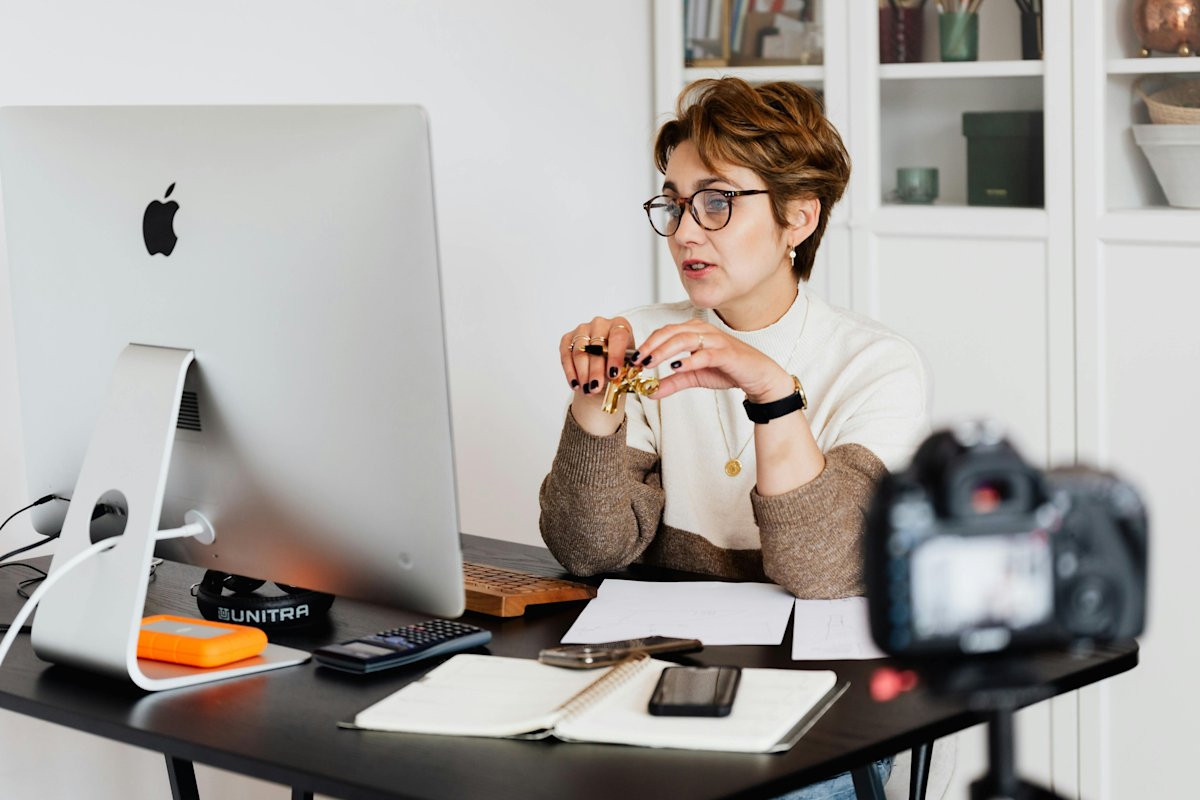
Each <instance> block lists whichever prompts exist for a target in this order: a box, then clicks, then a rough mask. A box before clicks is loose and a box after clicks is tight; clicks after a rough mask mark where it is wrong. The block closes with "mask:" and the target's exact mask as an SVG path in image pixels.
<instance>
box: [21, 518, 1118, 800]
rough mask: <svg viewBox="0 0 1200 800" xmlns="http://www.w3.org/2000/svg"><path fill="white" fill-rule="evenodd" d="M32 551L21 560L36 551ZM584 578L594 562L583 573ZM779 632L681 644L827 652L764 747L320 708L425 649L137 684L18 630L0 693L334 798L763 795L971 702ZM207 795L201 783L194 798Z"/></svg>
mask: <svg viewBox="0 0 1200 800" xmlns="http://www.w3.org/2000/svg"><path fill="white" fill-rule="evenodd" d="M463 549H464V552H465V555H466V558H467V559H468V560H471V561H477V562H481V563H486V564H493V565H497V566H506V567H510V568H513V569H521V570H524V571H527V572H534V573H537V574H541V575H547V576H555V577H560V576H564V573H563V571H562V568H561V567H559V566H558V564H557V563H556V562H555V561H554V560H553V558H551V556H550V554H549V553H548V552H547V551H546V550H544V549H542V548H538V547H530V546H526V545H516V544H509V543H505V542H499V541H494V540H490V539H482V538H479V537H475V536H464V537H463ZM47 560H48V559H35V560H34V562H35V563H38V564H40V565H42V566H44V565H45V562H46V561H47ZM27 572H28V571H27V570H23V569H19V568H12V569H4V570H0V620H11V619H12V618H13V617H14V616H15V615H16V611H17V609H18V608H19V606H20V604H21V603H22V602H24V601H23V600H21V598H20V597H18V596H17V594H16V591H15V588H16V582H17V580H19V579H20V578H22V577H25V576H26V573H27ZM200 574H201V572H200V570H199V569H196V568H192V567H185V566H181V565H177V564H170V563H168V564H164V565H162V566H161V567H160V568H159V572H158V576H157V577H156V579H155V581H154V582H152V583H151V584H150V592H149V599H148V601H147V604H146V613H147V614H161V613H174V614H183V615H187V616H198V614H197V612H196V606H195V602H194V601H193V600H192V598H191V597H190V596H189V595H188V587H189V586H190V585H191V584H192V583H195V582H196V581H198V580H199V576H200ZM622 577H635V578H647V579H656V580H689V579H696V578H697V577H698V576H693V575H686V574H683V573H674V572H667V571H664V570H654V569H651V568H640V567H635V568H633V569H631V570H627V571H625V572H623V573H622ZM596 580H597V581H598V580H599V579H596ZM581 607H582V603H564V604H559V605H556V606H543V607H540V608H539V607H536V606H535V607H531V608H530V609H529V612H528V613H527V614H526V616H524V617H518V618H514V619H508V620H500V619H496V618H493V617H485V616H482V615H479V614H473V613H469V612H468V613H467V614H466V615H465V617H464V620H465V621H468V622H471V623H474V624H476V625H480V626H482V627H485V628H488V629H489V630H491V631H492V632H493V635H494V638H493V640H492V643H491V645H489V648H488V649H489V650H490V652H492V653H494V654H496V655H502V656H519V657H523V658H533V657H536V655H537V652H538V650H539V649H541V648H543V647H546V646H550V645H552V644H557V643H558V641H559V639H560V638H561V637H562V635H563V634H564V633H565V632H566V630H567V628H568V627H570V625H571V623H572V622H573V621H574V619H575V617H576V615H577V614H578V613H579V610H580V608H581ZM419 619H422V616H421V615H419V614H410V613H406V612H400V611H394V610H391V609H385V608H379V607H375V606H368V605H365V604H361V603H354V602H350V601H346V600H338V601H337V603H335V604H334V607H333V614H332V621H331V624H330V625H328V626H326V627H324V628H322V629H320V630H308V631H306V632H304V633H293V634H277V635H273V636H272V637H271V638H272V640H273V641H276V642H278V643H280V644H284V645H288V646H290V647H299V648H303V649H306V650H312V649H314V648H316V647H318V646H320V645H322V644H326V643H329V642H334V641H341V640H345V639H350V638H353V637H354V636H359V635H363V634H368V633H373V632H375V631H378V630H381V629H384V628H391V627H395V626H398V625H401V624H407V623H409V622H415V621H418V620H419ZM790 654H791V635H790V633H789V634H788V637H787V638H785V639H784V642H783V645H781V646H779V647H710V648H707V649H706V650H705V651H704V652H703V653H700V654H698V655H696V656H695V658H697V660H699V661H702V662H705V663H710V664H738V665H741V666H743V667H780V668H794V667H799V668H809V669H813V668H820V669H834V670H836V671H837V673H838V675H839V676H841V677H843V678H848V679H849V680H850V681H851V687H850V689H849V691H848V692H847V693H846V694H845V695H844V696H843V697H842V698H841V700H839V701H838V702H837V703H836V704H835V705H834V706H833V707H832V708H831V709H830V710H829V712H828V713H826V714H825V716H824V717H823V718H822V719H821V720H820V721H819V722H818V723H817V725H816V726H815V727H814V728H813V729H812V730H811V731H809V732H808V734H807V735H805V737H804V738H803V739H802V740H801V741H800V743H799V744H798V745H797V746H796V747H795V748H793V749H792V751H791V752H789V753H785V754H781V755H742V754H732V753H693V752H684V751H671V750H648V749H642V748H635V747H620V746H614V745H584V744H564V743H560V742H556V741H553V740H547V741H543V742H524V741H511V740H498V739H471V738H459V737H448V736H416V735H408V734H389V733H378V732H368V731H349V730H340V729H338V728H336V727H335V723H336V722H337V721H338V720H342V719H348V718H349V717H351V716H353V715H354V713H355V712H357V711H359V710H361V709H363V708H365V707H366V706H368V705H370V704H372V703H374V702H376V701H377V700H380V699H382V698H384V697H386V696H387V695H389V694H391V693H392V692H394V691H396V690H397V689H399V688H400V687H401V686H403V685H405V684H406V683H408V682H409V681H411V680H413V679H414V678H415V677H417V676H418V675H420V674H422V673H423V672H425V671H426V670H428V669H429V668H430V667H432V666H433V664H434V663H438V660H436V659H435V660H434V661H433V662H422V663H419V664H415V665H412V666H409V667H401V668H398V669H395V670H390V671H386V672H384V673H381V674H377V675H373V676H366V677H355V676H352V675H344V674H341V673H337V672H333V671H330V670H326V669H319V668H317V667H315V666H314V665H313V664H311V663H309V664H306V665H304V666H300V667H290V668H286V669H282V670H279V671H278V672H269V673H266V674H263V675H259V676H251V677H246V678H237V679H234V680H229V681H224V682H219V683H214V684H209V685H207V686H201V687H196V688H189V689H176V690H173V691H167V692H160V693H157V694H145V693H143V692H141V691H140V690H138V689H136V688H134V687H133V686H132V685H123V684H119V683H116V682H113V681H110V680H108V679H104V678H100V677H97V676H94V675H91V674H88V673H84V672H79V671H76V670H73V669H70V668H66V667H60V666H52V665H50V664H47V663H45V662H43V661H40V660H38V659H37V657H36V656H34V654H33V649H32V647H31V646H30V644H29V637H27V636H22V637H21V638H20V639H19V640H18V642H17V643H16V644H15V645H14V647H13V649H12V651H11V652H10V653H9V655H8V658H7V659H6V661H5V663H4V664H3V666H2V667H0V707H4V708H7V709H9V710H12V711H16V712H18V713H21V714H27V715H29V716H32V717H38V718H40V719H44V720H49V721H50V722H56V723H58V724H60V725H66V726H68V727H71V728H76V729H78V730H83V731H87V732H89V733H94V734H97V735H100V736H104V737H106V738H109V739H115V740H117V741H121V742H126V743H128V744H132V745H135V746H137V747H143V748H146V749H149V750H155V751H158V752H161V753H164V754H166V755H167V756H168V760H169V759H170V758H171V757H174V758H175V759H186V760H188V761H199V762H201V763H204V764H210V765H212V766H215V767H219V768H221V769H225V770H230V771H232V772H238V773H242V774H245V775H253V776H254V777H256V778H261V779H263V780H267V781H272V782H275V783H280V784H283V785H285V786H292V787H295V788H296V790H297V794H302V793H304V792H313V791H315V792H319V793H321V794H325V795H331V796H333V797H338V798H352V799H354V800H357V799H358V798H370V799H371V800H376V799H377V798H429V799H430V800H457V799H458V798H462V799H463V800H476V799H477V798H483V797H487V798H497V799H501V798H521V799H522V800H563V798H572V800H593V798H594V800H611V798H612V796H613V795H614V793H617V794H619V795H621V796H622V797H623V798H627V799H628V800H632V798H635V797H647V798H656V799H659V800H667V799H668V798H695V799H696V800H702V799H703V798H726V797H744V798H754V797H760V798H768V797H774V796H776V795H778V794H780V793H782V792H784V791H786V790H788V789H793V788H797V787H799V786H803V785H806V784H808V783H811V782H813V781H816V780H820V779H823V778H827V777H830V776H832V775H835V774H837V773H840V772H844V771H846V770H848V769H851V768H852V767H857V766H860V765H862V764H864V763H866V762H868V761H872V760H876V759H879V758H882V757H884V756H888V755H891V754H893V753H897V752H900V751H903V750H907V749H910V748H912V747H914V746H916V745H919V744H921V743H922V742H926V741H930V740H932V739H935V738H938V737H940V736H945V735H947V734H950V733H954V732H955V731H959V730H962V729H964V728H967V727H970V726H972V725H974V724H976V723H978V722H980V721H981V717H980V716H979V715H977V714H976V713H974V712H971V711H969V710H967V709H966V708H965V707H963V706H962V705H958V704H955V703H951V702H948V701H945V700H937V699H934V698H931V697H929V696H928V695H926V694H924V693H923V692H922V691H921V690H920V689H917V690H915V691H913V692H910V693H909V694H907V695H904V696H902V697H900V698H899V699H897V700H895V701H893V702H891V703H887V704H877V703H875V702H873V701H872V700H871V699H870V697H869V695H868V691H867V679H868V677H869V676H870V674H871V672H872V671H873V670H874V669H875V668H876V667H877V666H878V665H879V664H880V663H881V662H877V661H866V662H820V663H804V662H793V661H792V660H791V658H790ZM1136 664H1137V645H1136V644H1135V643H1133V642H1129V643H1126V644H1123V645H1120V646H1114V647H1108V648H1104V649H1102V650H1100V651H1099V652H1096V653H1094V654H1093V655H1091V656H1089V657H1086V658H1071V657H1067V656H1063V655H1053V654H1051V655H1044V656H1041V657H1040V658H1039V659H1038V660H1037V661H1036V669H1037V671H1038V673H1039V674H1040V676H1041V678H1042V679H1043V680H1044V682H1045V683H1046V684H1047V685H1048V686H1050V687H1051V688H1052V689H1053V690H1054V691H1055V692H1057V693H1062V692H1068V691H1071V690H1073V689H1078V688H1079V687H1081V686H1085V685H1087V684H1089V683H1093V682H1095V681H1099V680H1102V679H1104V678H1107V677H1110V676H1112V675H1115V674H1117V673H1120V672H1124V671H1126V670H1128V669H1131V668H1132V667H1134V666H1135V665H1136ZM205 800H216V798H211V799H210V798H205Z"/></svg>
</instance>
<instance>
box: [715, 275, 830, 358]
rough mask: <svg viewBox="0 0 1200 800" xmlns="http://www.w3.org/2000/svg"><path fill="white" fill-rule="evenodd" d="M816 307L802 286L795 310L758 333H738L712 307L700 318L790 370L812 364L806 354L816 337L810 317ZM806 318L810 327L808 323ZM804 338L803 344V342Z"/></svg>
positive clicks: (760, 329)
mask: <svg viewBox="0 0 1200 800" xmlns="http://www.w3.org/2000/svg"><path fill="white" fill-rule="evenodd" d="M812 305H813V303H812V301H811V299H810V298H809V295H808V292H806V291H805V287H804V284H803V283H801V284H800V285H799V291H798V292H797V293H796V299H795V300H794V301H792V305H791V307H790V308H788V310H787V311H786V312H785V313H784V315H783V316H782V317H780V318H779V319H778V320H777V321H776V322H774V323H772V324H770V325H768V326H767V327H765V328H759V329H758V330H756V331H735V330H734V329H733V328H731V327H729V326H728V325H726V324H725V323H724V322H723V321H722V320H721V317H720V316H719V315H718V314H717V312H716V311H715V310H714V309H711V308H706V309H702V310H700V314H699V317H700V319H703V320H704V321H705V322H708V323H710V324H712V325H714V326H716V328H717V329H718V330H720V331H721V332H723V333H727V334H729V335H730V336H732V337H734V338H735V339H738V340H740V341H743V342H745V343H746V344H748V345H750V346H751V347H753V348H754V349H755V350H758V351H759V352H761V353H765V354H766V355H768V356H770V357H771V358H772V359H773V360H774V361H775V363H777V364H779V366H781V367H783V368H784V369H790V367H789V364H793V363H794V364H798V365H799V364H804V363H806V362H807V361H808V356H809V355H810V354H809V353H807V352H802V351H806V350H808V349H811V348H810V346H809V343H810V342H811V341H812V338H813V337H811V336H810V335H809V332H810V331H809V329H810V328H811V327H812V326H813V321H812V320H811V319H807V318H808V317H810V316H811V315H810V313H809V312H810V309H811V306H812ZM806 319H807V325H806V324H805V320H806ZM802 336H803V341H800V339H801V337H802Z"/></svg>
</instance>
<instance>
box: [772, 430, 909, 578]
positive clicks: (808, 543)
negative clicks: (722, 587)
mask: <svg viewBox="0 0 1200 800" xmlns="http://www.w3.org/2000/svg"><path fill="white" fill-rule="evenodd" d="M885 472H887V468H886V467H884V465H883V462H882V461H880V460H879V458H878V456H876V455H875V454H874V453H872V452H871V451H870V450H868V449H867V448H865V447H863V446H862V445H860V444H845V445H840V446H838V447H835V448H833V449H832V450H830V451H829V452H828V453H826V454H825V469H824V471H823V472H821V474H820V475H818V476H817V477H816V478H815V479H814V480H812V481H811V482H809V483H807V484H805V485H804V486H801V487H800V488H799V489H796V490H794V491H791V492H788V493H787V494H781V495H778V496H776V497H763V496H761V495H760V494H759V493H758V488H757V487H755V489H754V490H752V491H751V492H750V503H751V505H752V506H753V507H754V519H755V521H756V522H757V523H758V530H759V536H760V538H761V541H762V555H763V570H764V571H765V572H766V574H767V577H769V578H770V579H771V580H773V581H774V582H775V583H778V584H779V585H780V586H783V587H784V588H785V589H787V590H788V591H789V592H791V593H792V594H794V595H796V597H799V598H802V599H806V600H817V599H829V598H836V597H852V596H857V595H861V594H864V592H865V586H864V585H863V560H862V535H863V522H864V520H865V519H866V514H867V510H868V507H869V505H870V503H871V498H872V496H873V495H874V493H875V485H876V484H877V483H878V482H879V479H880V478H882V477H883V475H884V473H885Z"/></svg>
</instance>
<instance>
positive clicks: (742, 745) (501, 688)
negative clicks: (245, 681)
mask: <svg viewBox="0 0 1200 800" xmlns="http://www.w3.org/2000/svg"><path fill="white" fill-rule="evenodd" d="M670 666H673V665H672V664H670V663H668V662H665V661H658V660H655V659H651V658H648V657H645V656H642V657H640V658H636V659H631V660H628V661H625V662H623V663H621V664H619V665H617V666H615V667H611V668H609V669H604V670H573V669H564V668H562V667H552V666H548V665H546V664H542V663H539V662H537V661H530V660H527V659H520V658H500V657H498V656H486V655H475V654H469V653H464V654H460V655H456V656H454V657H453V658H451V659H450V660H449V661H447V662H446V663H444V664H442V665H440V666H438V667H437V668H435V669H433V670H430V671H429V673H428V674H426V675H425V677H424V678H422V679H421V680H419V681H417V682H415V683H411V684H409V685H408V686H405V687H404V688H403V689H401V690H400V691H398V692H396V693H395V694H393V695H391V696H390V697H387V698H385V699H384V700H381V701H380V702H378V703H376V704H375V705H373V706H371V707H370V708H367V709H365V710H363V711H361V712H359V713H358V715H356V716H355V718H354V722H353V723H342V727H347V728H363V729H369V730H381V731H398V732H406V733H434V734H446V735H452V736H490V737H496V738H500V737H515V738H528V739H542V738H545V737H547V736H554V737H556V738H558V739H561V740H563V741H567V742H608V743H613V744H628V745H638V746H641V747H670V748H678V749H686V750H722V751H727V752H739V753H776V752H783V751H785V750H788V749H790V748H791V746H792V745H794V744H795V743H796V742H797V741H798V740H799V739H800V737H801V736H803V735H804V733H805V731H807V730H808V729H809V728H810V727H811V726H812V724H813V723H814V722H816V720H817V718H818V717H820V716H821V714H823V713H824V712H825V709H827V708H828V707H829V706H830V705H831V704H832V703H833V701H834V700H836V699H837V698H838V697H839V696H841V693H842V692H844V691H845V690H846V687H847V686H848V685H849V684H848V683H841V684H839V683H838V680H837V675H836V674H835V673H833V672H830V671H827V670H822V671H800V670H783V669H745V670H742V679H741V684H740V685H739V687H738V694H737V699H736V700H734V703H733V711H732V713H730V715H729V716H727V717H719V718H718V717H655V716H651V715H650V713H649V712H648V711H647V710H646V707H647V705H648V704H649V702H650V695H651V694H652V693H653V692H654V687H655V685H656V684H657V683H658V676H659V675H660V674H661V673H662V671H663V670H664V669H665V668H667V667H670Z"/></svg>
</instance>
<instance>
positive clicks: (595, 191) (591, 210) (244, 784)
mask: <svg viewBox="0 0 1200 800" xmlns="http://www.w3.org/2000/svg"><path fill="white" fill-rule="evenodd" d="M651 33H652V32H651V15H650V8H649V4H648V3H646V2H644V0H605V2H603V3H561V2H548V1H546V2H532V1H530V0H526V1H524V2H518V1H517V0H505V2H503V3H496V2H486V1H485V0H458V2H454V3H440V2H437V1H436V0H414V1H412V2H401V1H400V0H391V1H390V2H384V1H382V0H381V1H378V2H367V1H364V0H337V1H336V2H332V1H331V2H313V1H312V0H289V1H287V2H284V1H283V0H273V1H270V2H268V1H266V0H257V1H256V2H230V1H229V0H210V1H209V2H204V3H164V2H152V1H151V0H141V1H139V2H107V3H94V2H92V3H89V2H82V1H80V2H66V1H65V0H38V1H37V2H32V1H30V2H23V3H16V2H5V3H2V4H0V104H2V105H13V104H89V105H91V104H121V103H130V104H154V103H179V104H201V103H233V104H242V103H420V104H421V105H424V106H425V107H426V108H427V109H428V110H429V113H430V116H431V120H432V123H431V124H432V132H433V145H434V180H435V186H436V193H437V203H438V208H437V212H438V224H439V230H440V237H441V241H440V246H441V255H442V268H443V275H444V284H443V285H444V287H445V293H446V294H445V304H446V320H447V321H446V324H447V334H448V338H449V342H448V345H449V352H450V380H451V390H452V403H453V415H454V416H453V420H454V430H455V436H456V442H455V447H456V451H457V452H456V455H457V464H458V481H459V499H460V511H461V525H462V529H463V530H464V531H466V532H468V533H477V534H482V535H487V536H493V537H497V538H504V539H510V540H515V541H524V542H536V541H539V537H538V533H537V516H538V509H537V488H538V485H539V483H540V481H541V478H542V476H543V475H544V474H545V472H546V471H547V470H548V468H549V464H550V461H551V459H552V457H553V453H554V448H555V446H556V444H557V441H558V433H559V424H558V420H560V419H561V415H562V409H563V406H564V403H565V400H566V397H567V391H568V390H567V387H566V385H565V381H564V380H563V378H562V377H561V374H560V373H559V370H558V358H557V342H558V338H559V336H560V335H561V334H562V333H563V332H564V331H566V330H568V329H569V328H571V327H573V326H574V325H575V324H577V323H578V322H581V321H583V320H584V319H590V318H591V317H592V316H595V315H596V314H609V313H614V312H616V311H618V310H620V309H622V308H626V307H629V306H634V305H640V304H644V303H647V302H651V301H652V299H653V297H652V285H653V273H652V269H651V264H652V252H653V250H652V242H651V237H652V235H653V234H652V233H651V231H650V228H649V226H648V225H646V222H645V216H644V213H643V212H642V209H641V208H640V205H641V203H642V202H643V201H644V200H645V199H646V198H647V197H649V196H650V195H651V194H653V191H652V186H651V181H650V177H651V170H652V166H651V162H650V158H649V145H650V142H651V138H652V134H653V131H652V127H651V125H652V122H651V103H652V100H651V86H652V79H651V38H652V36H651ZM8 291H9V290H8V271H7V261H6V260H5V259H4V257H3V254H2V250H0V511H3V510H4V509H15V508H17V507H18V506H19V505H23V504H24V499H25V496H26V495H25V477H24V460H23V452H22V444H21V431H20V416H19V409H18V400H17V386H16V380H17V378H16V371H15V363H14V359H15V356H14V344H13V334H12V323H11V311H10V302H9V293H8ZM4 516H7V513H5V514H4ZM32 536H33V535H32V533H31V531H30V529H29V528H28V524H27V522H25V520H24V519H22V520H19V521H14V523H13V524H12V525H11V526H10V529H5V532H4V533H3V535H0V546H4V547H5V548H6V549H7V548H9V547H15V546H17V544H18V543H21V542H23V541H27V540H30V539H32ZM68 764H69V765H71V766H70V768H69V769H68V768H66V767H67V765H68ZM200 781H201V790H202V794H203V795H204V796H205V797H222V798H231V799H236V798H242V797H245V798H250V797H255V798H263V797H276V796H277V797H281V798H282V797H285V796H286V794H285V792H284V790H283V789H281V788H278V787H271V786H269V785H267V784H261V783H258V782H252V781H248V780H245V779H242V778H238V777H235V776H230V775H227V774H224V773H217V772H215V771H211V770H209V771H205V770H202V771H201V774H200ZM0 787H3V789H2V790H0V795H3V796H5V797H8V796H13V797H16V796H25V797H37V798H47V800H55V799H56V798H69V797H89V798H95V799H96V800H100V799H101V798H122V800H126V799H129V800H135V799H136V798H143V797H144V798H162V797H165V796H168V787H167V780H166V774H165V769H164V768H163V766H162V761H161V758H160V757H159V756H157V755H156V754H151V753H147V752H145V751H138V750H134V749H133V748H129V747H125V746H122V745H117V744H113V743H110V742H104V741H101V740H98V739H96V738H95V737H91V736H87V735H84V734H80V733H76V732H72V731H68V730H66V729H61V728H57V727H55V726H51V725H48V724H45V723H40V722H36V721H34V720H30V719H27V718H22V717H18V716H16V715H13V714H9V713H3V714H0Z"/></svg>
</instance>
